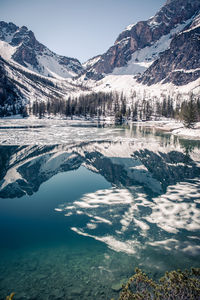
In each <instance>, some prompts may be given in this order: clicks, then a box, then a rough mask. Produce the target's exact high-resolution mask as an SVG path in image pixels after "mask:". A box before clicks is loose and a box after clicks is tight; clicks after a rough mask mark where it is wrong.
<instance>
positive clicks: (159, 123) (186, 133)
mask: <svg viewBox="0 0 200 300" xmlns="http://www.w3.org/2000/svg"><path fill="white" fill-rule="evenodd" d="M4 121H5V123H9V121H10V122H11V123H12V122H15V124H12V125H11V124H10V128H13V129H16V128H18V127H19V128H20V126H22V127H24V128H25V127H28V128H37V127H41V126H42V127H43V125H41V123H44V124H48V122H53V121H55V122H67V123H68V124H69V125H70V124H75V123H77V124H84V123H85V125H86V124H101V125H103V124H105V125H115V122H114V117H113V116H107V117H104V118H103V119H97V118H96V117H94V118H85V117H82V116H74V117H73V119H71V118H69V117H68V118H63V117H62V116H49V117H46V116H45V117H43V118H41V119H39V118H38V117H35V116H29V117H26V118H23V117H22V116H19V115H16V116H11V117H4V118H0V129H6V127H7V126H8V125H7V124H3V123H4ZM18 122H19V124H17V123H18ZM36 123H38V124H36ZM123 124H127V125H130V124H133V125H137V126H145V127H151V128H154V129H155V130H158V131H162V132H165V133H170V134H173V135H175V136H178V137H181V138H184V139H192V140H200V122H198V123H196V124H195V126H194V128H186V127H184V124H183V123H182V122H180V121H177V120H173V119H161V120H151V121H130V120H125V121H124V123H122V125H123Z"/></svg>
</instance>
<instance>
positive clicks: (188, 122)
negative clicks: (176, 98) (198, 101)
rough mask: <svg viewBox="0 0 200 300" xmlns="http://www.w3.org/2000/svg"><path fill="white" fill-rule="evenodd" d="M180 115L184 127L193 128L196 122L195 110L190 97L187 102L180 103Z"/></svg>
mask: <svg viewBox="0 0 200 300" xmlns="http://www.w3.org/2000/svg"><path fill="white" fill-rule="evenodd" d="M181 115H182V118H183V123H184V125H185V127H187V128H194V125H195V123H196V122H197V110H196V105H195V103H194V100H193V99H192V97H191V99H190V101H189V102H188V103H184V104H183V105H182V108H181Z"/></svg>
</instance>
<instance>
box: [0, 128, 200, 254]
mask: <svg viewBox="0 0 200 300" xmlns="http://www.w3.org/2000/svg"><path fill="white" fill-rule="evenodd" d="M146 130H147V129H146ZM144 134H146V132H145V133H144ZM195 143H196V144H195ZM0 153H1V174H0V179H1V185H0V197H2V198H14V197H22V196H24V195H26V194H28V195H32V194H33V193H36V192H37V191H38V189H39V187H40V185H41V184H42V183H43V182H45V181H47V180H49V179H50V178H51V177H53V176H54V175H55V174H57V173H60V172H68V171H71V170H77V169H79V168H80V167H81V166H84V167H85V168H87V169H88V170H90V171H91V172H93V173H98V174H100V175H102V176H103V177H104V178H105V179H106V181H107V182H109V183H110V184H111V187H110V188H108V189H103V190H97V191H95V192H93V193H87V194H83V195H82V197H80V198H79V199H76V201H72V202H67V203H60V205H59V206H58V207H55V211H56V212H61V213H64V214H65V216H66V217H67V218H70V217H72V216H75V215H79V216H81V215H84V216H87V219H86V221H85V223H84V224H81V226H76V224H72V226H71V230H73V231H74V232H76V233H78V234H80V235H83V236H88V237H91V238H94V239H96V240H98V241H101V242H103V243H105V244H106V245H107V246H108V247H109V248H111V249H113V250H115V251H122V252H126V253H129V254H135V255H137V256H139V255H141V253H142V252H143V251H145V249H146V248H148V249H150V248H152V247H153V248H156V249H159V248H161V249H165V250H174V251H176V252H177V251H178V252H179V251H180V252H184V253H188V254H192V255H198V254H199V253H200V242H199V238H200V237H199V230H200V210H199V205H200V155H199V154H200V151H199V143H198V142H189V141H186V142H185V141H184V140H183V141H180V140H176V141H174V143H173V144H171V143H170V141H169V139H168V136H167V135H166V136H165V138H162V142H160V140H159V142H157V143H156V142H155V140H154V141H152V142H151V141H148V143H144V141H142V142H140V141H139V140H136V141H132V142H131V141H124V142H111V141H98V142H97V141H96V142H88V143H81V144H79V145H73V146H63V145H62V146H61V145H60V146H22V147H21V146H19V147H18V146H13V147H12V146H2V147H1V148H0ZM66 185H67V182H66ZM16 201H17V200H16Z"/></svg>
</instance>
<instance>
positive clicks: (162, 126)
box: [143, 120, 200, 140]
mask: <svg viewBox="0 0 200 300" xmlns="http://www.w3.org/2000/svg"><path fill="white" fill-rule="evenodd" d="M143 124H145V125H146V126H151V127H154V128H155V129H156V130H161V131H165V132H170V133H171V134H173V135H177V136H180V137H183V138H186V139H195V140H200V122H198V123H196V124H195V126H194V128H186V127H184V124H183V123H182V122H178V121H175V120H166V121H149V122H144V123H143Z"/></svg>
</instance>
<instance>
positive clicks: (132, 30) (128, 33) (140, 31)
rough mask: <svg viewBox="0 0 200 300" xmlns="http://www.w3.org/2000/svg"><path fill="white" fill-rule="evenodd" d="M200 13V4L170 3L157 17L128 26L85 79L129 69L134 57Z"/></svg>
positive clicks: (174, 0) (192, 1)
mask: <svg viewBox="0 0 200 300" xmlns="http://www.w3.org/2000/svg"><path fill="white" fill-rule="evenodd" d="M199 9H200V2H199V0H171V1H167V2H166V4H165V5H164V6H163V7H162V8H161V10H160V11H159V12H158V13H157V14H156V15H155V17H153V18H151V19H149V20H148V21H141V22H138V23H137V24H135V25H130V26H128V27H127V29H126V30H124V31H123V32H122V33H121V34H120V35H119V37H118V38H117V40H116V42H115V44H114V45H113V46H112V47H110V48H109V49H108V51H107V52H106V53H104V54H103V55H102V56H101V59H99V60H98V61H97V62H96V61H95V60H94V64H93V65H91V64H90V65H89V66H88V69H87V73H86V76H87V77H88V78H92V77H93V78H94V79H97V78H98V76H100V75H101V74H108V73H111V72H112V71H113V70H114V69H115V68H119V67H123V66H126V65H127V63H128V62H129V61H130V60H131V58H132V55H133V53H135V52H136V51H138V50H141V49H144V48H145V47H150V46H151V45H152V44H153V43H155V42H156V41H158V40H159V39H160V38H161V37H162V36H165V35H167V34H169V33H170V32H171V30H172V29H174V28H175V27H176V26H177V25H179V24H182V23H184V22H185V21H187V20H189V19H190V18H192V17H193V16H194V15H195V14H196V13H197V12H198V10H199ZM171 38H172V37H171Z"/></svg>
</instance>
